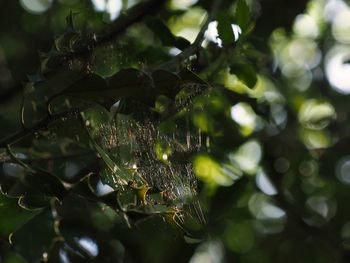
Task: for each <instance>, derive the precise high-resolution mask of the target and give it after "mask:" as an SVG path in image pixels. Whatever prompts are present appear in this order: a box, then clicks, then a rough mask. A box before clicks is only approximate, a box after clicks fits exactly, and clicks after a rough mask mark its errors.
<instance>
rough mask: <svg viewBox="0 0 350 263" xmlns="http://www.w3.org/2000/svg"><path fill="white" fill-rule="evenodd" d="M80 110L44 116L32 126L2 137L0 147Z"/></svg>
mask: <svg viewBox="0 0 350 263" xmlns="http://www.w3.org/2000/svg"><path fill="white" fill-rule="evenodd" d="M79 112H80V109H79V108H73V109H70V110H67V111H64V112H61V113H57V114H53V115H47V116H46V118H44V119H42V120H41V121H39V122H38V123H36V124H35V125H34V126H33V127H31V128H23V129H21V130H19V131H17V132H15V133H13V134H12V135H10V136H8V137H6V138H4V139H3V140H1V141H0V148H5V147H7V146H8V145H10V144H13V143H15V142H17V141H18V140H20V139H23V138H25V137H27V136H28V135H30V134H32V133H33V132H36V131H39V130H42V129H45V128H47V126H48V125H49V124H50V123H52V122H54V121H56V120H59V119H61V118H68V117H74V116H77V115H78V114H79Z"/></svg>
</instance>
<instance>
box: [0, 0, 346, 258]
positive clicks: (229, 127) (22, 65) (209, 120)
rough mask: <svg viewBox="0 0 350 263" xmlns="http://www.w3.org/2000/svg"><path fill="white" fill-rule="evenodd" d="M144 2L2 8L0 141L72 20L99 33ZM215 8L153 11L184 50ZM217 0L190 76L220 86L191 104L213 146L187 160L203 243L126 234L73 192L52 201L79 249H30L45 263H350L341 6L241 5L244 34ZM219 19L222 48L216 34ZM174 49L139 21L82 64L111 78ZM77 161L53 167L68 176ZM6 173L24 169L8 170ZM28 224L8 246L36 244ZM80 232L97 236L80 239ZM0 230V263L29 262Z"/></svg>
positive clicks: (23, 1)
mask: <svg viewBox="0 0 350 263" xmlns="http://www.w3.org/2000/svg"><path fill="white" fill-rule="evenodd" d="M140 2H142V1H137V0H120V1H119V0H91V1H88V0H19V1H6V0H2V1H1V0H0V14H1V15H0V32H1V34H0V123H1V126H0V127H1V129H0V138H2V137H5V136H7V135H9V134H11V133H13V132H15V131H17V130H18V129H20V127H21V124H20V116H21V114H20V109H21V100H22V95H23V90H24V86H25V83H27V82H28V81H30V80H31V79H32V77H33V76H36V74H38V73H40V72H39V71H38V68H39V67H40V65H41V63H42V61H43V60H42V57H43V55H42V54H45V53H49V52H50V51H52V50H57V49H58V50H59V42H58V39H59V37H60V36H61V35H62V34H63V33H64V32H66V30H67V20H66V18H67V16H69V14H70V12H71V14H72V16H73V24H74V28H75V30H79V31H87V32H99V31H101V30H103V28H104V27H106V26H108V25H109V24H111V23H113V21H115V19H118V17H119V16H120V15H121V14H124V13H127V11H126V10H127V9H128V8H130V7H132V6H135V5H136V4H138V3H140ZM211 2H212V1H206V0H198V1H196V0H170V1H166V4H165V6H164V7H163V8H162V9H161V10H160V11H159V10H157V13H156V14H153V15H155V16H157V17H159V18H161V19H162V21H164V23H165V24H166V26H167V27H168V28H169V30H170V31H171V33H172V34H173V35H174V36H176V37H182V38H184V39H186V40H187V41H188V42H190V43H193V42H194V41H195V38H196V36H197V34H198V32H199V31H200V28H201V25H202V23H203V20H204V19H205V18H206V17H208V15H210V6H211ZM222 2H223V4H222V6H221V7H220V10H219V13H220V12H221V13H220V14H221V16H218V17H217V19H216V20H215V21H213V22H211V23H210V24H209V26H208V28H207V30H206V33H205V40H204V42H203V43H202V49H203V50H202V51H201V52H202V53H203V54H202V53H200V54H201V59H202V60H203V61H202V60H201V59H199V62H198V64H197V65H196V66H195V67H194V69H195V71H196V72H197V73H198V74H199V76H201V77H202V78H203V79H205V80H207V81H208V82H210V83H214V85H217V86H220V87H225V90H224V91H220V92H216V91H215V90H214V91H213V92H212V93H211V94H210V95H211V96H210V97H209V99H208V100H207V101H203V100H198V101H196V102H195V104H196V105H197V106H198V105H200V106H198V109H197V110H194V112H193V114H192V116H191V118H192V122H193V124H194V126H196V127H197V128H199V129H200V130H202V131H203V132H204V133H206V134H207V135H208V138H210V147H208V148H210V151H209V152H203V153H200V154H198V155H196V156H194V157H193V167H194V171H195V174H196V176H197V178H198V179H199V180H200V194H199V195H200V198H201V199H202V203H203V204H202V205H203V210H204V211H205V213H206V216H207V218H208V220H207V221H208V226H206V227H207V229H206V230H205V233H206V235H205V238H203V239H201V240H200V241H198V240H184V239H183V237H182V236H179V235H177V234H176V233H175V231H173V230H172V229H169V228H168V227H166V226H164V225H163V223H161V222H159V221H161V220H158V219H156V220H152V219H150V220H149V221H147V222H145V223H144V224H142V225H141V226H140V227H137V228H135V229H131V230H129V229H127V228H123V227H120V226H119V225H120V224H121V219H120V218H119V217H118V216H117V215H116V214H115V213H114V212H113V211H111V209H110V210H108V209H106V210H104V212H103V213H101V212H100V207H99V206H98V204H95V203H88V202H86V200H84V199H83V198H80V197H71V199H69V200H68V201H67V200H66V201H65V202H64V203H63V205H62V211H61V216H62V217H63V218H64V217H66V218H68V219H67V222H68V223H67V228H65V230H64V231H67V232H64V231H63V232H62V230H61V232H62V233H63V235H64V236H65V238H66V239H67V240H72V242H73V243H74V242H75V243H76V244H78V247H79V249H80V252H74V251H73V250H74V249H72V248H70V246H69V245H64V240H59V241H57V240H56V241H57V242H56V241H55V242H56V243H52V244H54V245H50V246H47V245H46V244H47V242H46V241H45V240H44V241H42V242H41V243H40V242H39V244H38V245H37V246H38V247H39V248H38V251H47V249H48V247H50V249H52V251H55V252H52V253H53V254H55V255H56V256H57V257H56V259H55V260H56V261H52V262H62V263H68V262H90V261H91V262H117V260H119V261H120V262H124V261H126V262H191V263H198V262H208V263H209V262H211V263H216V262H349V261H350V253H349V250H350V210H349V205H348V203H347V200H348V199H349V198H350V191H349V190H350V137H349V134H350V122H349V120H348V118H349V114H350V107H349V101H348V100H349V94H350V5H349V2H348V1H343V0H310V1H302V0H298V1H287V0H283V1H281V0H247V1H246V4H247V6H248V7H249V26H247V25H244V24H242V21H244V19H243V20H242V19H237V18H235V17H234V8H237V7H236V6H237V3H236V2H235V1H229V0H226V1H222ZM226 13H227V14H230V15H228V18H225V19H228V20H229V25H230V26H232V34H233V37H234V40H233V41H231V42H232V43H230V44H228V42H230V41H227V39H226V38H225V37H227V36H226V35H224V34H223V32H224V31H223V30H222V28H220V25H221V23H222V17H224V16H225V14H226ZM231 13H232V14H231ZM236 14H237V12H236ZM230 19H231V20H230ZM158 33H159V32H158ZM180 52H181V50H180V49H179V47H175V46H171V45H170V46H166V45H164V43H162V41H160V40H159V39H158V38H157V30H151V29H150V28H149V26H146V25H145V24H144V23H139V24H136V25H134V26H133V27H131V28H129V29H128V30H127V31H126V32H125V34H124V35H123V36H121V37H119V38H118V39H116V40H113V41H111V42H109V43H107V44H106V45H103V46H102V47H99V48H96V49H95V50H93V52H92V56H91V58H90V61H89V63H90V65H89V67H90V68H91V70H92V71H93V72H94V73H96V74H98V75H100V76H102V77H110V76H112V75H113V74H115V73H117V72H118V71H119V70H120V69H122V68H128V67H134V68H138V69H142V70H149V69H152V68H153V67H155V66H156V65H158V64H159V63H161V62H164V61H166V60H168V59H171V58H172V57H174V56H176V55H177V54H179V53H180ZM223 61H224V62H223ZM240 66H241V67H240ZM237 67H239V68H238V69H237ZM233 94H234V95H233ZM201 109H204V111H202V110H201ZM28 145H29V144H28V141H27V142H24V143H23V144H22V145H21V144H19V145H17V146H18V147H29V146H28ZM85 158H89V157H85V156H83V157H82V158H81V160H78V161H77V160H74V161H71V160H69V161H67V160H65V161H64V163H63V164H61V166H59V167H60V169H61V168H62V167H64V168H62V169H64V172H65V173H74V169H76V170H77V169H78V168H81V167H83V163H84V160H87V159H85ZM74 162H76V163H74ZM77 163H78V164H77ZM11 169H12V170H11ZM14 169H15V170H14ZM16 169H17V170H16ZM2 170H3V171H2V173H3V174H5V175H6V174H7V175H9V174H11V173H20V172H21V171H18V167H13V166H9V164H8V163H7V164H6V163H5V164H3V167H2ZM16 176H17V175H16ZM67 178H68V176H67ZM2 190H3V189H2ZM0 204H1V203H0ZM11 204H12V203H11ZM13 209H14V210H15V209H18V207H16V206H15V205H14V204H13ZM49 214H50V213H47V214H45V213H44V214H42V216H41V217H43V218H45V216H46V217H49ZM77 215H81V216H82V217H83V219H82V221H84V222H85V221H86V222H85V223H84V227H85V226H86V228H87V229H83V230H82V228H81V227H79V224H76V223H74V224H69V222H73V221H74V222H79V220H78V219H77ZM1 217H2V215H1V214H0V218H1ZM14 217H17V215H14ZM29 217H31V215H28V218H29ZM3 218H5V217H3ZM8 218H10V215H8ZM38 220H39V221H38V222H41V221H40V220H41V219H40V218H38ZM0 221H1V219H0ZM30 222H32V221H30ZM44 222H46V221H45V220H44ZM34 223H35V222H34ZM34 223H33V225H27V228H26V229H22V230H23V231H22V232H21V233H20V234H18V237H17V238H18V239H21V238H24V239H28V240H30V239H34V236H35V235H36V233H38V235H44V234H42V233H43V232H42V228H40V227H37V228H34V227H33V226H37V224H34ZM75 224H76V225H75ZM5 225H6V224H5V223H3V224H1V223H0V228H1V226H2V227H4V226H5ZM159 225H162V226H161V227H159ZM24 226H26V225H24ZM5 228H6V227H4V229H5ZM48 228H49V229H51V228H53V226H52V225H50V226H49V227H48ZM89 228H90V229H89ZM80 230H81V231H83V232H84V231H86V233H88V232H89V231H92V230H93V231H96V233H98V234H96V235H95V236H94V238H90V237H87V236H82V235H81V232H79V231H80ZM36 231H37V232H36ZM52 231H53V230H52ZM0 233H1V237H2V239H1V241H0V262H8V263H10V262H35V261H34V259H35V258H36V256H33V255H31V253H30V252H29V250H31V249H29V247H28V246H30V245H29V243H26V242H22V243H21V242H19V244H20V245H19V246H17V247H15V249H14V250H11V249H10V248H9V247H10V246H9V244H8V243H7V238H6V236H7V234H8V231H5V230H3V231H1V229H0ZM40 233H41V234H40ZM45 233H46V232H45ZM44 239H45V238H44ZM48 239H49V238H48ZM97 240H98V241H97ZM45 242H46V243H45ZM59 242H61V243H60V244H59V245H58V243H59ZM62 242H63V243H62ZM99 242H101V244H102V243H103V244H102V245H101V244H100V243H99ZM104 242H107V243H108V245H106V244H105V243H104ZM34 243H35V242H34ZM49 243H50V242H49ZM43 244H44V245H43ZM50 244H51V243H50ZM62 244H63V245H62ZM21 246H22V247H21ZM43 247H45V249H42V248H43ZM35 249H36V248H33V251H35ZM1 251H4V252H1ZM9 251H10V252H9ZM81 251H83V252H81ZM84 251H85V252H84ZM1 253H3V255H2V254H1ZM43 253H44V254H43V256H42V258H41V259H40V260H42V261H45V255H46V256H47V255H48V254H45V253H46V252H43ZM84 253H85V254H84ZM23 255H24V256H23ZM31 259H33V261H31ZM50 260H51V259H50ZM89 260H90V261H89ZM99 260H100V261H99ZM49 262H51V261H49Z"/></svg>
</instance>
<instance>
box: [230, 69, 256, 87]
mask: <svg viewBox="0 0 350 263" xmlns="http://www.w3.org/2000/svg"><path fill="white" fill-rule="evenodd" d="M230 73H232V74H235V75H236V76H237V77H238V78H239V79H240V80H241V81H243V82H244V84H246V85H247V86H248V87H249V88H254V86H255V84H256V82H257V81H258V78H257V75H256V72H255V69H254V68H253V67H252V66H251V65H249V64H246V63H232V64H231V65H230Z"/></svg>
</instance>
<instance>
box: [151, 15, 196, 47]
mask: <svg viewBox="0 0 350 263" xmlns="http://www.w3.org/2000/svg"><path fill="white" fill-rule="evenodd" d="M146 25H147V26H148V28H149V29H151V30H152V31H153V33H154V34H155V35H156V36H157V37H158V38H159V39H160V41H161V42H162V44H163V45H164V46H168V47H172V46H174V47H177V48H178V49H181V50H184V49H185V48H186V47H188V46H189V45H190V44H191V43H190V42H189V41H188V40H187V39H185V38H182V37H176V36H175V35H173V33H171V31H170V29H169V28H168V27H167V25H166V24H165V23H164V22H163V21H162V20H161V19H159V18H149V19H147V20H146Z"/></svg>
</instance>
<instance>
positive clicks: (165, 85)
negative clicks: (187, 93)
mask: <svg viewBox="0 0 350 263" xmlns="http://www.w3.org/2000/svg"><path fill="white" fill-rule="evenodd" d="M152 78H153V83H154V87H155V89H156V92H157V95H165V96H167V97H169V98H174V97H175V95H176V94H177V93H178V92H179V84H180V78H179V77H178V76H177V75H175V74H173V73H171V72H169V71H166V70H155V71H153V73H152Z"/></svg>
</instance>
